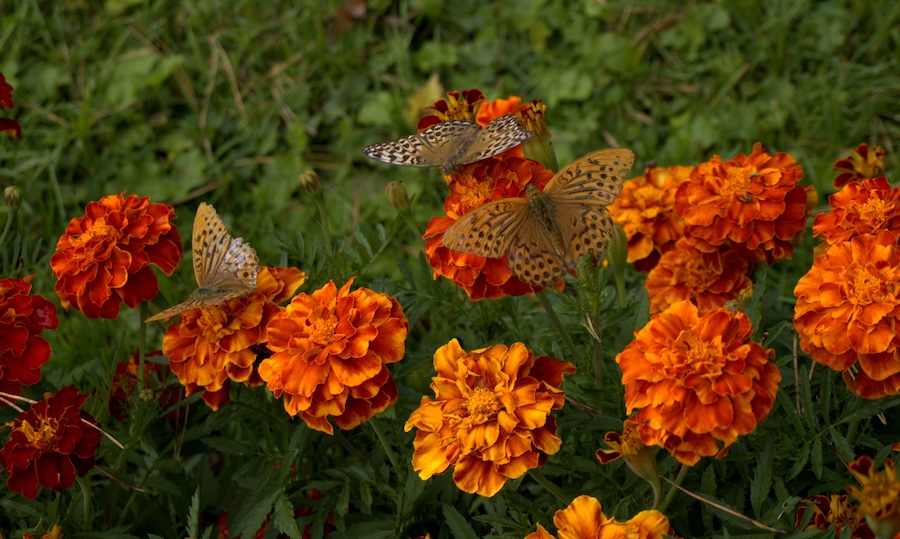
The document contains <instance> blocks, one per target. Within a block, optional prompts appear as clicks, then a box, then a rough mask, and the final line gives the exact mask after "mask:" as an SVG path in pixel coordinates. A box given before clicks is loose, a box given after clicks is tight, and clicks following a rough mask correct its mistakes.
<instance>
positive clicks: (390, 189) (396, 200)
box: [384, 182, 410, 213]
mask: <svg viewBox="0 0 900 539" xmlns="http://www.w3.org/2000/svg"><path fill="white" fill-rule="evenodd" d="M384 194H385V195H386V196H387V199H388V202H390V203H391V206H393V207H394V209H395V210H397V212H399V213H403V212H405V211H409V206H410V202H409V193H407V192H406V187H403V182H391V183H389V184H387V187H385V188H384Z"/></svg>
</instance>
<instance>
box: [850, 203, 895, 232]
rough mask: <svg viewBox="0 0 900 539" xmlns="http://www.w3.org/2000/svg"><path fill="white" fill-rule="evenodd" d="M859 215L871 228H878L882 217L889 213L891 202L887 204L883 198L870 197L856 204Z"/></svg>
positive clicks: (891, 206) (891, 207)
mask: <svg viewBox="0 0 900 539" xmlns="http://www.w3.org/2000/svg"><path fill="white" fill-rule="evenodd" d="M858 208H859V209H858V211H859V216H860V217H861V218H863V219H865V220H866V221H867V222H869V223H871V224H872V228H879V226H880V225H881V224H882V223H883V222H884V218H885V217H886V216H888V215H890V213H891V211H892V210H893V204H887V203H886V202H885V201H884V200H883V199H880V198H870V199H869V200H867V201H865V202H864V203H863V204H860V205H859V206H858Z"/></svg>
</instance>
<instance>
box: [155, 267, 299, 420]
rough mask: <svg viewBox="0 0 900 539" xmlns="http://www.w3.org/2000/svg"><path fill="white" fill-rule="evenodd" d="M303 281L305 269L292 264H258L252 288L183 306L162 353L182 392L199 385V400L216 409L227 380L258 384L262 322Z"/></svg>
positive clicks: (189, 392)
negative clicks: (204, 303)
mask: <svg viewBox="0 0 900 539" xmlns="http://www.w3.org/2000/svg"><path fill="white" fill-rule="evenodd" d="M305 281H306V274H304V273H303V272H302V271H300V270H298V269H296V268H269V267H266V266H261V267H260V268H259V273H258V274H257V276H256V290H255V291H254V292H253V293H252V294H249V295H247V296H245V297H242V298H237V299H230V300H228V301H227V302H226V303H225V304H223V305H215V306H207V307H203V308H199V309H191V310H189V311H185V312H184V313H182V314H181V319H180V321H179V323H178V324H170V325H169V329H168V330H167V331H166V334H165V336H164V337H163V353H164V354H165V355H166V357H168V358H169V365H170V367H171V369H172V372H174V373H175V374H176V375H177V376H178V381H179V382H181V384H182V385H184V386H185V388H186V394H187V395H192V394H193V393H195V392H197V391H201V390H202V391H203V394H202V395H201V397H202V398H203V400H204V402H206V404H207V405H209V406H210V408H212V409H213V410H218V409H219V408H220V407H221V406H223V405H224V404H225V403H227V402H228V389H229V387H230V385H231V381H235V382H238V383H241V384H245V385H248V386H258V385H260V384H261V383H262V381H261V380H260V378H259V375H258V374H257V372H256V367H255V365H254V363H255V362H256V359H257V355H258V354H259V353H260V352H263V351H265V348H264V347H262V346H261V345H264V344H265V342H266V341H267V339H268V336H267V335H266V326H267V324H268V323H269V321H271V320H272V319H273V318H275V317H276V316H277V315H278V314H280V313H281V307H279V306H278V303H280V302H282V301H285V300H286V299H288V298H289V297H291V296H292V295H293V294H294V292H296V291H297V288H299V287H300V286H301V285H302V284H303V283H304V282H305Z"/></svg>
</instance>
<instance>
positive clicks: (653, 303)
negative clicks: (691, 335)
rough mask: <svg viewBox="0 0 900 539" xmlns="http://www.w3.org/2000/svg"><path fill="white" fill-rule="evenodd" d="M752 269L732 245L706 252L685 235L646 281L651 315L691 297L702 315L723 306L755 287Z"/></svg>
mask: <svg viewBox="0 0 900 539" xmlns="http://www.w3.org/2000/svg"><path fill="white" fill-rule="evenodd" d="M749 272H750V264H749V263H748V262H747V259H746V258H744V256H743V255H741V254H740V253H738V252H737V251H735V250H734V248H732V247H731V245H730V244H722V245H720V246H719V247H717V248H716V249H715V250H714V251H712V252H710V253H705V252H703V251H701V250H700V249H697V248H696V247H694V246H693V245H691V244H690V243H689V242H688V241H687V240H686V239H684V238H682V239H680V240H678V242H677V243H676V244H675V248H673V249H671V250H669V251H668V252H667V253H666V254H664V255H663V256H662V258H660V260H659V263H658V264H657V265H656V267H655V268H653V269H652V270H650V273H648V274H647V279H646V280H645V281H644V287H645V288H646V289H647V294H648V295H649V297H650V314H655V313H658V312H661V311H664V310H666V309H667V308H669V306H671V305H672V304H673V303H677V302H679V301H683V300H690V301H691V302H692V303H693V304H694V305H696V306H697V307H698V308H699V310H700V314H703V313H705V312H707V311H709V310H711V309H716V308H718V307H722V306H723V305H725V302H727V301H729V300H733V299H737V297H738V295H739V294H740V293H741V291H742V290H745V289H747V288H750V287H752V286H753V281H751V280H750V277H748V273H749Z"/></svg>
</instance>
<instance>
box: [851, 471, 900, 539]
mask: <svg viewBox="0 0 900 539" xmlns="http://www.w3.org/2000/svg"><path fill="white" fill-rule="evenodd" d="M848 468H849V469H850V473H852V474H853V477H855V478H856V480H857V481H859V484H860V485H862V488H856V487H854V486H852V485H851V486H848V487H847V493H848V494H850V495H851V496H853V497H854V498H856V499H857V500H858V501H859V507H857V509H856V511H857V513H859V514H860V515H863V516H865V517H866V521H867V523H868V525H869V527H870V528H871V529H872V532H874V534H875V537H894V536H895V535H897V534H900V481H898V480H897V467H896V465H895V464H894V461H893V459H890V458H886V459H884V472H877V471H875V462H874V461H873V460H872V457H869V456H868V455H863V456H861V457H859V458H858V459H856V460H854V461H853V462H851V463H850V464H849V465H848Z"/></svg>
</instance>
